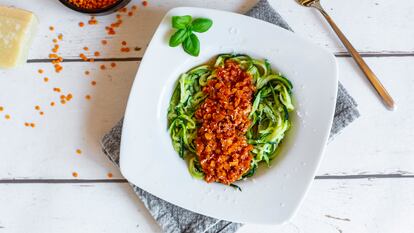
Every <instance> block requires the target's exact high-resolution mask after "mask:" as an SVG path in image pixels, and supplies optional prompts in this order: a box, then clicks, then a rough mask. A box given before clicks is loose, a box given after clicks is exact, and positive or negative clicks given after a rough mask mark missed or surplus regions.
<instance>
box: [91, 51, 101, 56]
mask: <svg viewBox="0 0 414 233" xmlns="http://www.w3.org/2000/svg"><path fill="white" fill-rule="evenodd" d="M93 55H95V57H99V56H101V53H100V52H98V51H96V52H94V53H93Z"/></svg>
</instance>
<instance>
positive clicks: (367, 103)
mask: <svg viewBox="0 0 414 233" xmlns="http://www.w3.org/2000/svg"><path fill="white" fill-rule="evenodd" d="M367 61H368V63H369V64H370V65H371V66H372V68H373V69H374V70H375V71H376V73H377V74H378V76H379V78H380V79H381V80H382V81H383V82H384V84H385V86H386V87H388V89H389V91H390V93H391V94H392V95H393V96H394V98H395V99H396V102H397V104H398V105H399V107H398V108H397V110H396V111H394V112H389V111H387V110H385V109H384V107H383V106H382V105H381V103H380V102H379V100H378V99H377V97H376V94H375V93H374V92H373V91H372V88H370V86H369V84H367V82H366V81H365V79H364V77H363V76H362V74H361V73H360V72H359V71H358V69H357V68H356V67H355V65H354V63H353V62H352V60H351V59H350V58H338V63H339V75H340V80H341V81H342V82H343V83H344V85H345V86H346V87H347V88H348V90H349V91H350V93H351V94H352V96H354V97H355V99H356V100H357V102H358V103H359V108H360V111H361V114H362V117H361V118H360V119H359V120H357V121H356V122H355V123H353V124H352V125H350V126H349V127H348V128H347V129H345V130H344V132H343V134H342V135H339V136H337V138H336V139H335V140H334V141H333V142H331V143H330V144H329V146H328V148H327V151H326V156H325V159H324V160H323V163H322V166H321V167H320V169H319V172H318V175H360V174H389V173H394V174H414V159H413V158H414V157H413V156H412V155H413V153H414V151H413V149H412V148H411V147H409V146H407V145H410V142H411V141H412V140H413V138H414V135H413V133H412V131H411V128H410V127H409V126H410V125H414V119H413V118H412V117H411V113H412V112H413V110H414V109H413V105H412V104H411V103H412V102H413V101H414V95H413V94H412V92H411V91H410V90H411V89H413V88H414V83H413V82H412V80H411V79H410V78H409V77H410V75H411V74H412V73H413V72H414V66H412V64H414V58H413V57H392V58H367ZM110 63H111V62H95V63H85V62H80V63H79V62H78V63H76V62H75V63H73V62H71V63H64V64H63V67H64V69H63V71H62V73H60V74H56V73H54V71H52V69H51V68H52V67H51V65H50V64H48V63H40V64H38V63H37V64H34V63H31V64H27V65H26V66H24V67H22V68H21V69H17V70H6V71H0V77H1V78H0V106H4V108H5V110H4V111H3V112H1V113H0V147H1V148H2V153H1V155H2V159H3V160H2V161H3V162H2V163H0V179H15V178H22V179H25V178H31V179H48V178H49V179H70V178H73V177H72V172H77V173H78V174H79V177H78V178H81V179H105V178H107V173H108V172H111V173H113V178H121V176H120V174H119V173H118V172H117V169H116V168H115V167H114V166H113V165H112V164H111V163H110V162H109V161H108V160H107V158H106V157H105V155H104V154H103V153H102V152H101V148H100V144H99V141H100V138H101V137H102V135H103V134H104V133H105V132H107V131H108V130H109V129H110V128H111V127H112V125H113V124H115V122H117V121H118V120H119V119H120V118H121V117H122V115H123V112H124V109H125V104H126V101H127V96H128V92H129V89H130V87H131V83H132V81H133V79H134V76H135V72H136V70H137V67H138V62H134V61H131V62H117V63H116V64H117V66H116V67H115V68H108V67H110ZM101 64H105V66H106V67H107V69H106V70H100V68H99V67H100V65H101ZM39 68H42V69H44V73H43V74H42V75H40V74H38V73H37V70H38V69H39ZM85 70H89V71H90V72H91V74H90V75H88V76H86V75H84V71H85ZM44 76H48V77H49V79H50V81H49V82H48V83H44V82H43V81H42V78H43V77H44ZM92 80H96V81H97V85H96V86H92V85H91V81H92ZM54 87H59V88H61V89H62V91H63V93H64V94H68V93H69V92H70V93H72V94H73V96H74V98H73V100H72V101H70V102H69V103H67V104H65V105H61V104H59V95H60V94H61V93H56V92H53V88H54ZM87 94H89V95H91V96H92V99H91V100H90V101H87V100H86V99H85V95H87ZM51 101H55V102H56V103H57V106H56V107H51V106H50V105H49V104H50V102H51ZM36 105H39V106H40V107H41V109H42V111H44V112H45V115H44V116H40V115H39V111H36V110H35V109H34V108H35V106H36ZM5 114H10V115H11V120H6V119H5V118H4V116H5ZM24 122H35V123H36V128H34V129H32V128H30V127H29V128H28V127H25V126H24ZM390 138H398V140H391V139H390ZM77 149H81V150H82V154H81V155H78V154H77V153H76V150H77Z"/></svg>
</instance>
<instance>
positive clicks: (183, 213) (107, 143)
mask: <svg viewBox="0 0 414 233" xmlns="http://www.w3.org/2000/svg"><path fill="white" fill-rule="evenodd" d="M246 15H248V16H251V17H255V18H258V19H261V20H264V21H268V22H270V23H273V24H276V25H278V26H280V27H283V28H285V29H287V30H291V29H290V27H289V25H288V24H287V23H286V22H285V21H284V20H283V19H282V18H281V17H280V15H279V14H278V13H277V12H276V11H275V10H274V9H273V8H272V7H271V6H270V4H269V3H268V2H267V0H260V1H259V2H258V4H257V5H256V6H255V7H253V8H252V9H251V10H250V11H249V12H247V13H246ZM357 117H359V112H358V110H357V104H356V102H355V101H354V100H353V99H352V97H351V96H349V94H348V93H347V91H346V90H345V89H344V87H343V86H342V85H341V84H339V85H338V97H337V101H336V109H335V117H334V122H333V125H332V130H331V135H330V138H331V139H332V138H333V136H335V135H337V134H338V133H339V132H340V131H341V130H342V129H343V128H344V127H346V126H347V125H348V124H349V123H351V122H352V121H354V120H355V119H356V118H357ZM121 131H122V120H121V121H119V122H118V124H117V125H116V126H115V127H114V128H112V130H111V131H110V132H109V133H107V134H106V135H105V136H104V137H103V139H102V148H103V151H104V152H105V154H106V155H107V156H108V157H109V158H110V159H111V160H112V161H113V162H114V163H115V164H116V165H117V166H118V165H119V149H120V142H121ZM131 186H132V188H133V190H134V192H135V193H136V194H137V195H138V197H139V198H140V199H141V200H142V202H143V203H144V205H145V206H146V207H147V208H148V210H149V212H150V213H151V215H152V216H153V217H154V218H155V220H156V221H157V222H158V224H159V225H160V226H161V228H162V230H163V231H164V232H167V233H184V232H185V233H187V232H189V233H233V232H236V231H237V229H238V228H239V227H240V226H241V224H240V223H233V222H228V221H224V220H219V219H215V218H211V217H207V216H204V215H201V214H197V213H194V212H191V211H189V210H186V209H183V208H181V207H178V206H175V205H173V204H171V203H169V202H166V201H164V200H162V199H160V198H157V197H155V196H153V195H151V194H150V193H148V192H146V191H144V190H142V189H140V188H139V187H137V186H135V185H133V184H131Z"/></svg>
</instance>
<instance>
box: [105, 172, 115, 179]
mask: <svg viewBox="0 0 414 233" xmlns="http://www.w3.org/2000/svg"><path fill="white" fill-rule="evenodd" d="M106 176H108V178H112V177H113V176H114V175H113V174H112V173H110V172H108V174H106Z"/></svg>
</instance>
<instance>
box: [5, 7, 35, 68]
mask: <svg viewBox="0 0 414 233" xmlns="http://www.w3.org/2000/svg"><path fill="white" fill-rule="evenodd" d="M37 25H38V20H37V18H36V16H35V15H34V14H33V13H32V12H30V11H26V10H22V9H18V8H14V7H6V6H0V51H1V52H0V68H13V67H16V66H18V65H20V64H23V63H25V62H26V60H27V55H28V53H29V49H30V45H31V42H32V39H33V37H34V34H35V32H36V29H37Z"/></svg>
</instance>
